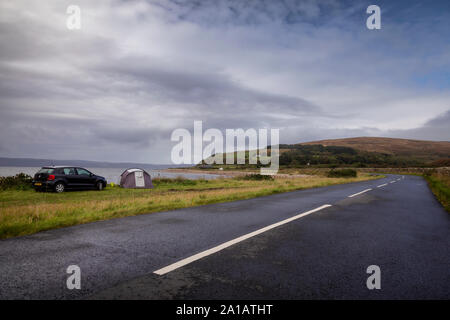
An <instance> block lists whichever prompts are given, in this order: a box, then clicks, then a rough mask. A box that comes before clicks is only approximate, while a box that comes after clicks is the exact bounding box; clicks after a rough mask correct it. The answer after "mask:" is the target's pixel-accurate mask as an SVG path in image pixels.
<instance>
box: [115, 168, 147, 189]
mask: <svg viewBox="0 0 450 320" xmlns="http://www.w3.org/2000/svg"><path fill="white" fill-rule="evenodd" d="M120 186H121V187H122V188H138V189H151V188H153V184H152V178H151V177H150V175H149V174H148V172H147V171H145V170H143V169H139V168H131V169H127V170H125V171H124V172H123V173H122V174H121V175H120Z"/></svg>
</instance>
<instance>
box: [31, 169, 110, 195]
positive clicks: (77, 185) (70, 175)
mask: <svg viewBox="0 0 450 320" xmlns="http://www.w3.org/2000/svg"><path fill="white" fill-rule="evenodd" d="M32 183H33V187H34V189H35V190H36V191H55V192H58V193H61V192H64V191H65V190H68V189H72V190H81V189H97V190H103V188H105V187H106V179H105V178H103V177H100V176H97V175H95V174H93V173H92V172H90V171H88V170H86V169H84V168H79V167H70V166H50V167H42V168H41V170H39V171H38V172H37V173H36V174H35V175H34V179H33V182H32Z"/></svg>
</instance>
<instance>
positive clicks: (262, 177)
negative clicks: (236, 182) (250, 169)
mask: <svg viewBox="0 0 450 320" xmlns="http://www.w3.org/2000/svg"><path fill="white" fill-rule="evenodd" d="M239 178H240V179H242V180H256V181H261V180H273V177H272V176H269V175H262V174H247V175H245V176H243V177H239Z"/></svg>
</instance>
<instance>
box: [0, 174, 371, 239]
mask: <svg viewBox="0 0 450 320" xmlns="http://www.w3.org/2000/svg"><path fill="white" fill-rule="evenodd" d="M369 179H375V177H372V176H369V175H366V174H361V175H360V176H359V177H354V178H328V177H322V176H311V177H304V178H278V179H273V180H270V181H267V180H263V181H258V180H246V179H242V178H234V179H217V180H183V179H175V180H170V179H159V180H158V179H155V180H154V184H155V188H154V189H151V190H134V189H122V188H119V187H108V188H106V189H105V190H103V191H78V192H65V193H63V194H56V193H38V192H35V191H33V190H6V191H0V238H9V237H14V236H20V235H26V234H32V233H35V232H38V231H42V230H48V229H53V228H60V227H67V226H71V225H76V224H82V223H87V222H93V221H98V220H105V219H111V218H118V217H125V216H131V215H137V214H143V213H151V212H158V211H165V210H172V209H179V208H186V207H192V206H198V205H204V204H210V203H218V202H226V201H234V200H242V199H249V198H254V197H259V196H265V195H270V194H275V193H281V192H287V191H293V190H299V189H305V188H315V187H322V186H328V185H333V184H340V183H347V182H356V181H362V180H369Z"/></svg>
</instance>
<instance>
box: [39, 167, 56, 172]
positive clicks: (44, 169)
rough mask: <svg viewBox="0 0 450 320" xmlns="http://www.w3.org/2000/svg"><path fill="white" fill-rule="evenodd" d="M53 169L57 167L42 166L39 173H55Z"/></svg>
mask: <svg viewBox="0 0 450 320" xmlns="http://www.w3.org/2000/svg"><path fill="white" fill-rule="evenodd" d="M53 171H55V169H52V168H42V169H41V170H39V171H38V173H53Z"/></svg>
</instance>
